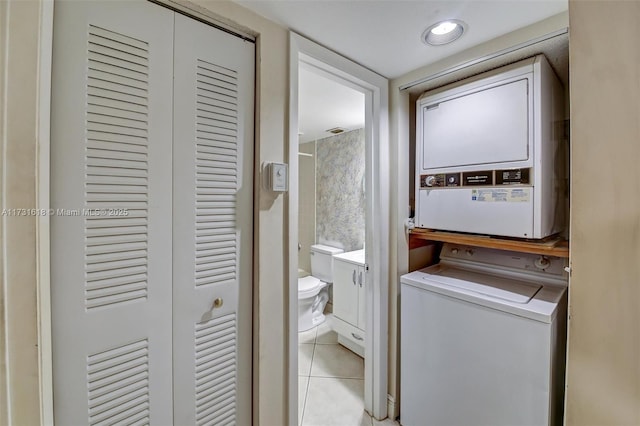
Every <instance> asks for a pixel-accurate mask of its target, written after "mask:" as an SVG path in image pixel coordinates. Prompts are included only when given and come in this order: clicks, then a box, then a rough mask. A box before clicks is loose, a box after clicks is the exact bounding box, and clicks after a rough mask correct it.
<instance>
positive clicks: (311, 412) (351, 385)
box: [298, 315, 398, 426]
mask: <svg viewBox="0 0 640 426" xmlns="http://www.w3.org/2000/svg"><path fill="white" fill-rule="evenodd" d="M330 322H331V315H327V320H326V321H325V322H324V323H323V324H320V325H319V326H318V327H315V328H313V329H311V330H309V331H303V332H301V333H299V334H298V343H299V344H298V389H299V390H298V423H299V425H300V426H394V425H395V426H398V423H397V422H393V421H390V420H388V419H387V420H384V421H382V422H379V421H377V420H374V419H372V418H371V417H370V416H369V415H368V414H367V413H366V412H365V411H364V402H363V399H364V360H363V359H362V358H360V357H359V356H358V355H356V354H354V353H353V352H351V351H350V350H348V349H346V348H344V347H343V346H342V345H340V344H338V335H337V334H336V333H335V332H334V331H333V330H331V326H330Z"/></svg>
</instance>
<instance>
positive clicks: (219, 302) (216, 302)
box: [212, 297, 224, 309]
mask: <svg viewBox="0 0 640 426" xmlns="http://www.w3.org/2000/svg"><path fill="white" fill-rule="evenodd" d="M223 303H224V300H222V297H218V298H217V299H216V300H214V301H213V306H212V308H213V309H216V308H220V307H221V306H222V304H223Z"/></svg>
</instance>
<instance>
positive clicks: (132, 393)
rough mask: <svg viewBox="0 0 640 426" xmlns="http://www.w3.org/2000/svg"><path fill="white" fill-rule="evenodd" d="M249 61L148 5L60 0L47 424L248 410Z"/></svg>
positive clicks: (212, 420)
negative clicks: (51, 382) (50, 378)
mask: <svg viewBox="0 0 640 426" xmlns="http://www.w3.org/2000/svg"><path fill="white" fill-rule="evenodd" d="M253 69H254V46H253V44H252V43H250V42H245V41H243V40H242V39H240V38H238V37H236V36H233V35H231V34H227V33H225V32H222V31H220V30H217V29H215V28H213V27H210V26H207V25H205V24H203V23H200V22H197V21H194V20H191V19H189V18H186V17H184V16H182V15H179V14H176V13H174V12H172V11H170V10H168V9H165V8H162V7H160V6H158V5H154V4H152V3H148V2H143V1H128V2H108V1H104V2H102V1H91V2H77V1H69V2H65V1H60V2H56V7H55V18H54V64H53V97H52V146H51V204H52V209H53V211H52V215H53V216H52V218H51V270H52V317H53V318H52V319H53V351H54V353H53V355H54V358H53V363H54V416H55V421H56V424H60V425H67V424H74V425H75V424H78V425H80V424H87V425H115V424H118V425H120V424H122V425H134V424H135V425H137V424H140V425H142V424H160V425H165V424H181V425H182V424H198V425H226V424H238V425H243V424H250V422H251V305H252V303H251V285H252V282H251V275H252V273H251V268H252V260H251V253H252V240H251V237H252V157H253V152H252V147H253V87H254V83H253V81H254V71H253ZM216 301H217V302H216Z"/></svg>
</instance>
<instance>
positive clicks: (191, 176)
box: [173, 15, 254, 426]
mask: <svg viewBox="0 0 640 426" xmlns="http://www.w3.org/2000/svg"><path fill="white" fill-rule="evenodd" d="M174 73H175V78H174V85H175V86H174V93H175V95H174V96H175V99H174V101H175V105H174V157H173V170H174V209H173V214H174V225H173V241H174V267H173V280H174V289H173V300H174V328H173V331H174V338H173V341H174V349H173V354H174V358H173V359H174V370H173V377H174V401H175V407H174V416H175V417H174V423H175V424H177V425H178V424H180V425H187V424H197V425H216V426H222V425H233V424H237V425H249V424H251V285H252V260H251V255H252V253H251V250H252V233H253V229H252V216H253V209H252V197H253V190H252V176H253V173H252V170H253V152H252V147H253V84H254V83H253V82H254V45H253V43H250V42H245V41H243V40H242V39H240V38H238V37H234V36H232V35H230V34H227V33H224V32H222V31H219V30H216V29H214V28H212V27H209V26H207V25H204V24H198V25H192V21H191V20H189V19H188V18H185V17H183V16H181V15H176V20H175V68H174ZM216 300H218V302H217V303H216V302H215V301H216ZM218 304H220V306H217V305H218Z"/></svg>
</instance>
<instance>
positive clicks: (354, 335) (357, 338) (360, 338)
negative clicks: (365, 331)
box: [351, 333, 364, 341]
mask: <svg viewBox="0 0 640 426" xmlns="http://www.w3.org/2000/svg"><path fill="white" fill-rule="evenodd" d="M351 335H352V336H353V338H354V339H356V340H360V341H362V340H364V338H363V337H360V336H358V335H357V334H356V333H351Z"/></svg>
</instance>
